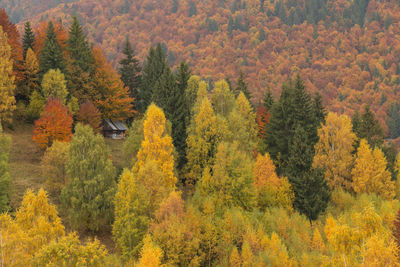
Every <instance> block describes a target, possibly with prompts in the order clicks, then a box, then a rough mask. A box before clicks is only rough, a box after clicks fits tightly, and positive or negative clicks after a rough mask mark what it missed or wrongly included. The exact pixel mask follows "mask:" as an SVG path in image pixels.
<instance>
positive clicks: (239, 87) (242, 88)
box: [233, 71, 252, 101]
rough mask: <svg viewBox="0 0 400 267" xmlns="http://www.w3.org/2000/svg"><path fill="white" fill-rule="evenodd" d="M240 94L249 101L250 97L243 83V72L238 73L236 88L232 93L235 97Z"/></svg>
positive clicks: (246, 86) (245, 84)
mask: <svg viewBox="0 0 400 267" xmlns="http://www.w3.org/2000/svg"><path fill="white" fill-rule="evenodd" d="M240 92H243V93H244V95H245V96H246V98H247V99H248V100H249V101H250V100H251V97H252V96H251V93H250V91H249V89H248V85H247V83H246V82H245V81H244V72H243V71H240V74H239V78H238V80H237V82H236V88H235V90H234V91H233V93H234V94H235V96H236V97H237V96H238V95H239V94H240Z"/></svg>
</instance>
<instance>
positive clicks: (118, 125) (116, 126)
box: [104, 119, 127, 131]
mask: <svg viewBox="0 0 400 267" xmlns="http://www.w3.org/2000/svg"><path fill="white" fill-rule="evenodd" d="M104 123H105V124H106V125H107V126H109V127H110V128H111V130H113V131H126V130H127V128H126V127H125V125H124V124H123V123H122V122H120V121H113V120H110V119H104Z"/></svg>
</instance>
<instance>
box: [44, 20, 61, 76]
mask: <svg viewBox="0 0 400 267" xmlns="http://www.w3.org/2000/svg"><path fill="white" fill-rule="evenodd" d="M39 69H40V79H41V78H42V77H43V75H44V74H45V73H46V72H48V71H49V70H50V69H59V70H61V71H62V72H65V61H64V56H63V51H62V48H61V46H60V44H59V43H58V41H57V36H56V33H55V32H54V25H53V23H52V22H51V21H50V22H49V25H48V26H47V35H46V40H45V41H44V46H43V49H42V51H41V53H40V61H39Z"/></svg>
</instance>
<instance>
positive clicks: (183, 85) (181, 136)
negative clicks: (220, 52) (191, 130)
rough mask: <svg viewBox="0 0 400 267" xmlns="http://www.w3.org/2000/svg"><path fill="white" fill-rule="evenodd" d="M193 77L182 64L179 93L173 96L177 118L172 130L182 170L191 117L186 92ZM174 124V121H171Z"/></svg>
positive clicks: (177, 75)
mask: <svg viewBox="0 0 400 267" xmlns="http://www.w3.org/2000/svg"><path fill="white" fill-rule="evenodd" d="M191 75H192V73H191V71H190V69H189V66H188V64H186V63H185V62H181V64H180V65H179V68H178V71H177V73H176V82H177V91H176V93H174V94H173V99H172V101H174V102H175V107H174V113H175V115H174V116H175V117H176V118H174V119H173V120H174V121H175V122H174V123H172V125H173V126H174V124H175V129H172V134H173V138H174V145H175V148H176V150H177V151H178V153H179V158H178V167H179V168H182V167H183V165H184V164H185V163H186V138H187V131H186V128H187V126H188V125H187V124H186V123H187V118H189V117H190V105H188V104H187V103H186V97H185V92H186V89H187V87H188V81H189V79H190V76H191ZM171 122H172V119H171Z"/></svg>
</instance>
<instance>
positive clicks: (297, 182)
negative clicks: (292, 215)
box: [291, 169, 331, 223]
mask: <svg viewBox="0 0 400 267" xmlns="http://www.w3.org/2000/svg"><path fill="white" fill-rule="evenodd" d="M291 183H292V186H293V188H294V192H295V200H294V203H293V205H294V208H295V209H297V210H298V211H299V212H300V213H302V214H304V215H305V216H306V217H307V218H308V220H309V221H310V223H312V221H313V220H316V219H317V218H318V216H319V214H320V213H321V212H324V211H325V210H326V208H327V206H328V202H329V200H330V199H331V193H330V191H329V187H328V185H327V183H326V179H325V177H324V171H323V170H320V169H311V170H310V171H308V172H305V173H300V174H299V175H298V176H296V177H295V178H292V181H291Z"/></svg>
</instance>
